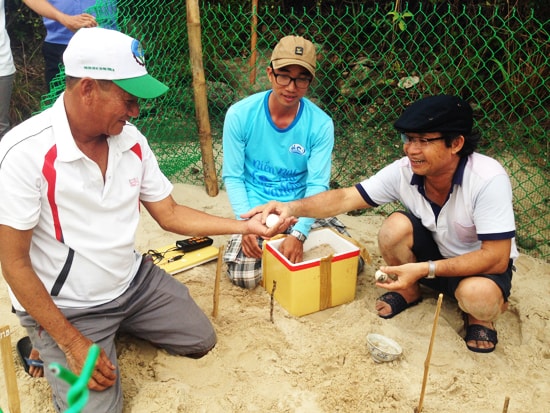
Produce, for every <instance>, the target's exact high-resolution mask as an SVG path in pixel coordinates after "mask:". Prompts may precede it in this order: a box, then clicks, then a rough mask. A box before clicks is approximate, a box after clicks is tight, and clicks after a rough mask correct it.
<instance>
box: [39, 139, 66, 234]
mask: <svg viewBox="0 0 550 413" xmlns="http://www.w3.org/2000/svg"><path fill="white" fill-rule="evenodd" d="M56 159H57V146H56V145H54V146H52V147H51V149H50V150H49V151H48V152H47V153H46V156H45V157H44V165H43V166H42V174H43V175H44V178H46V182H47V183H48V202H49V204H50V208H51V210H52V215H53V226H54V229H55V238H56V239H57V240H58V241H59V242H63V231H62V230H61V222H60V221H59V211H58V210H57V204H56V203H55V183H56V178H57V173H56V171H55V166H54V164H55V160H56Z"/></svg>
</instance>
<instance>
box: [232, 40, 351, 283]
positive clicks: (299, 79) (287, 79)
mask: <svg viewBox="0 0 550 413" xmlns="http://www.w3.org/2000/svg"><path fill="white" fill-rule="evenodd" d="M316 63H317V59H316V51H315V46H314V45H313V43H311V42H310V41H309V40H306V39H304V38H303V37H299V36H286V37H284V38H282V39H281V40H280V41H279V43H278V44H277V45H276V46H275V49H274V50H273V53H272V56H271V62H270V65H269V67H268V68H267V76H268V78H269V81H270V82H271V86H272V89H270V90H268V91H265V92H260V93H256V94H254V95H252V96H249V97H247V98H245V99H243V100H241V101H239V102H237V103H235V104H234V105H233V106H231V107H230V108H229V110H228V111H227V114H226V118H225V123H224V129H223V154H224V155H223V156H224V159H223V180H224V183H225V186H226V188H227V193H228V196H229V200H230V202H231V206H232V208H233V212H234V213H235V215H236V216H237V218H239V217H240V215H241V214H243V213H245V212H247V211H248V210H250V209H251V208H253V207H255V206H257V205H261V204H264V203H266V202H267V201H269V200H271V199H277V200H279V201H291V200H295V199H300V198H303V197H306V196H310V195H314V194H317V193H319V192H323V191H326V190H327V189H328V184H329V179H330V173H331V154H332V149H333V146H334V124H333V122H332V119H331V118H330V117H329V116H328V115H327V114H326V113H325V112H323V111H322V110H321V109H320V108H319V107H318V106H316V105H315V104H314V103H313V102H311V101H310V100H309V99H307V98H306V97H305V95H306V93H307V91H308V89H309V86H310V84H311V82H312V81H313V79H314V77H315V67H316ZM326 226H329V227H333V228H335V229H337V230H338V231H339V232H341V233H345V234H346V235H348V234H347V232H346V230H345V227H344V225H343V224H342V223H341V222H340V221H339V220H338V219H336V218H334V217H332V218H328V219H322V220H315V219H313V218H300V219H299V221H298V222H297V223H296V225H294V227H292V228H291V229H290V230H289V236H287V237H286V238H285V240H284V241H283V243H282V244H281V246H280V251H281V253H282V254H284V255H285V256H286V257H287V258H288V259H289V260H290V261H291V262H300V261H302V257H303V242H304V241H305V239H306V238H307V236H308V234H309V231H310V229H311V228H316V227H326ZM262 242H263V240H262V239H261V238H259V237H257V236H254V235H252V236H248V235H245V236H241V235H235V236H233V237H232V238H231V240H230V242H229V245H228V248H227V250H226V253H225V256H224V260H225V261H226V262H227V265H228V274H229V277H230V279H231V281H232V282H233V283H234V284H236V285H239V286H241V287H244V288H254V287H256V286H257V285H258V284H259V283H260V281H261V256H262Z"/></svg>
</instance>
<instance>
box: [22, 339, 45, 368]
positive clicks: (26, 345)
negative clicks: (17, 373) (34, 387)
mask: <svg viewBox="0 0 550 413" xmlns="http://www.w3.org/2000/svg"><path fill="white" fill-rule="evenodd" d="M31 351H32V343H31V339H30V338H29V337H28V336H27V337H23V338H22V339H21V340H19V341H18V342H17V352H18V353H19V357H20V358H21V363H22V364H23V368H24V369H25V372H26V373H27V374H28V375H29V376H31V377H32V375H31V373H30V372H29V369H30V367H31V366H35V367H40V368H44V363H43V362H42V360H40V359H38V360H36V359H31V358H30V355H31Z"/></svg>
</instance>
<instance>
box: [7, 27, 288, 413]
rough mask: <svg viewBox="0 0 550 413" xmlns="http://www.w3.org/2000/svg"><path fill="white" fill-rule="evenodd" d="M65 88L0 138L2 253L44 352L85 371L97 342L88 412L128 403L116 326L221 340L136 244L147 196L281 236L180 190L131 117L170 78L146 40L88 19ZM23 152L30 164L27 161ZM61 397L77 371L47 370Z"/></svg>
mask: <svg viewBox="0 0 550 413" xmlns="http://www.w3.org/2000/svg"><path fill="white" fill-rule="evenodd" d="M63 59H64V64H65V74H66V90H65V92H64V93H62V94H61V95H60V97H59V98H58V99H57V101H56V102H55V103H54V105H53V106H52V107H51V108H49V109H46V110H45V111H43V112H41V113H40V114H37V115H35V116H33V117H31V118H30V119H28V120H27V121H25V122H23V123H21V124H19V125H18V126H17V127H15V128H13V129H12V130H10V131H9V132H8V133H7V134H6V135H5V136H4V139H3V140H2V141H0V193H2V202H0V245H1V246H2V248H0V264H1V266H2V272H3V275H4V278H5V280H6V282H7V284H8V286H9V294H10V298H11V301H12V305H13V307H14V308H15V310H16V314H17V316H18V317H19V320H20V323H21V325H22V326H23V327H25V328H26V331H27V333H28V335H29V336H30V339H31V342H32V344H33V346H34V347H35V348H36V350H38V351H39V353H40V357H41V358H42V360H43V361H44V363H45V365H50V364H51V363H52V362H57V363H59V364H61V365H62V366H68V368H70V370H72V371H73V372H74V373H75V374H79V373H80V372H81V370H82V367H83V364H84V362H85V360H86V357H87V355H88V351H89V348H90V347H91V345H92V344H93V343H97V344H98V346H99V347H100V348H101V353H100V355H99V358H98V361H97V365H96V367H95V369H94V371H93V375H92V377H91V379H90V381H89V383H88V385H89V388H90V389H91V390H93V391H91V392H90V395H89V399H88V402H87V404H86V407H85V408H84V410H83V411H84V412H94V413H96V412H122V408H123V406H122V404H123V403H122V401H123V397H122V390H121V380H120V372H119V371H118V363H117V354H116V347H115V335H116V334H117V333H119V332H124V333H127V334H131V335H134V336H136V337H139V338H141V339H143V340H147V341H149V342H151V343H152V344H154V345H155V346H158V347H160V348H163V349H165V350H166V351H167V352H169V353H171V354H175V355H182V356H188V357H192V358H199V357H202V356H204V355H205V354H207V353H208V352H209V351H210V350H211V349H212V348H213V347H214V345H215V344H216V333H215V331H214V329H213V326H212V324H211V323H210V320H209V319H208V317H207V316H206V315H205V314H204V313H203V311H202V310H201V309H200V308H199V306H198V305H197V304H196V303H195V301H194V300H193V298H192V297H191V296H190V294H189V291H188V289H187V287H186V286H185V285H184V284H182V283H180V282H179V281H178V280H176V279H175V278H173V277H172V276H171V275H169V274H167V273H166V272H165V271H164V270H162V269H161V268H160V267H158V266H156V265H154V263H153V259H152V257H151V256H149V255H145V256H142V255H141V254H139V253H137V252H136V251H135V250H134V245H135V234H136V231H137V228H138V223H139V218H140V204H141V205H143V206H144V207H145V208H146V209H147V211H148V212H149V213H150V214H151V216H152V217H153V218H154V219H155V220H156V221H157V222H158V223H159V225H160V226H161V227H162V228H163V229H164V230H166V231H170V232H173V233H175V234H182V235H190V236H200V235H210V234H212V235H216V234H234V233H242V234H246V233H254V234H257V235H258V236H263V237H271V236H273V235H275V234H276V233H278V232H281V231H285V230H286V229H287V227H288V226H289V225H290V224H292V223H293V222H294V221H295V220H294V219H289V220H282V221H279V224H278V225H277V226H275V227H273V228H271V229H268V228H267V227H266V226H265V225H263V224H262V223H261V216H260V215H258V216H257V217H255V218H253V219H248V220H235V219H228V218H220V217H217V216H213V215H210V214H207V213H204V212H202V211H198V210H196V209H193V208H190V207H187V206H184V205H180V204H177V203H176V202H175V200H174V199H173V197H172V196H171V192H172V189H173V186H172V184H171V183H170V182H169V181H168V179H167V178H166V177H165V176H164V175H163V174H162V172H161V170H160V168H159V166H158V163H157V160H156V158H155V156H154V154H153V152H152V150H151V148H150V146H149V145H148V142H147V139H146V138H145V137H144V136H143V135H142V134H141V133H140V132H139V131H138V129H137V128H136V127H135V126H134V125H132V124H131V123H130V122H129V119H130V118H133V117H137V116H138V114H139V104H138V98H142V99H150V98H155V97H158V96H160V95H162V94H163V93H165V92H166V91H167V89H168V87H167V86H165V85H164V84H163V83H161V82H160V81H158V80H157V79H155V78H154V77H152V76H151V75H150V74H148V73H147V69H146V66H145V59H144V52H143V49H142V47H141V45H140V42H139V41H138V40H136V39H133V38H131V37H130V36H127V35H125V34H123V33H120V32H117V31H114V30H109V29H103V28H97V27H96V28H84V29H79V30H78V31H77V32H76V34H75V35H74V36H73V37H72V39H71V40H70V42H69V45H68V47H67V50H66V51H65V53H64V55H63ZM21 165H24V168H22V167H21ZM45 375H46V378H47V380H48V382H49V383H50V385H51V388H52V392H53V402H54V406H55V409H56V410H57V411H66V409H67V407H68V405H67V392H68V390H69V385H68V383H65V382H63V381H60V380H59V379H58V378H57V377H55V376H54V374H53V373H52V372H51V371H50V370H49V369H46V370H45Z"/></svg>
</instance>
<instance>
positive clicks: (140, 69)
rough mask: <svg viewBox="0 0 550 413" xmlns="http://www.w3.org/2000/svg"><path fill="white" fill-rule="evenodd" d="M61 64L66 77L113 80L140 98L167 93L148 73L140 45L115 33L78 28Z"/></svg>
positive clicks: (121, 34) (94, 28)
mask: <svg viewBox="0 0 550 413" xmlns="http://www.w3.org/2000/svg"><path fill="white" fill-rule="evenodd" d="M63 63H64V64H65V74H66V75H68V76H72V77H78V78H83V77H89V78H92V79H98V80H112V81H113V83H115V84H116V85H117V86H119V87H120V88H121V89H123V90H125V91H126V92H128V93H129V94H131V95H133V96H136V97H139V98H156V97H158V96H160V95H162V94H163V93H165V92H166V91H167V90H168V86H166V85H165V84H164V83H162V82H160V81H158V80H157V79H155V78H154V77H153V76H151V75H149V74H148V73H147V69H146V68H145V53H144V51H143V48H142V47H141V44H140V42H139V41H138V40H136V39H133V38H132V37H130V36H128V35H126V34H124V33H121V32H118V31H116V30H110V29H104V28H101V27H92V28H82V29H79V30H78V31H77V32H76V33H75V34H74V36H73V37H72V38H71V40H70V41H69V44H68V45H67V49H65V53H63Z"/></svg>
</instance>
